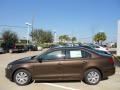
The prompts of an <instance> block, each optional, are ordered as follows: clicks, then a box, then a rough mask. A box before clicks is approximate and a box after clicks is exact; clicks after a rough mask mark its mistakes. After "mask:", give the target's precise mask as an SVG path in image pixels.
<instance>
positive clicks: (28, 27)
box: [25, 22, 31, 45]
mask: <svg viewBox="0 0 120 90" xmlns="http://www.w3.org/2000/svg"><path fill="white" fill-rule="evenodd" d="M25 24H26V25H27V32H28V33H27V45H29V33H30V26H31V24H30V23H28V22H26V23H25Z"/></svg>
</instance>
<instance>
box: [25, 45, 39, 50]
mask: <svg viewBox="0 0 120 90" xmlns="http://www.w3.org/2000/svg"><path fill="white" fill-rule="evenodd" d="M26 47H27V49H28V51H38V47H37V46H36V45H27V46H26Z"/></svg>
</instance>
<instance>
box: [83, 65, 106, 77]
mask: <svg viewBox="0 0 120 90" xmlns="http://www.w3.org/2000/svg"><path fill="white" fill-rule="evenodd" d="M89 69H96V70H98V71H99V72H100V74H101V79H103V77H104V74H103V72H102V70H101V69H100V68H98V67H95V66H92V67H89V68H86V69H85V71H84V73H85V72H86V71H87V70H89ZM83 78H84V76H83Z"/></svg>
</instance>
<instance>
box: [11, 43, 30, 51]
mask: <svg viewBox="0 0 120 90" xmlns="http://www.w3.org/2000/svg"><path fill="white" fill-rule="evenodd" d="M26 51H28V50H27V47H26V46H25V45H15V46H14V47H13V48H11V49H9V53H21V52H26Z"/></svg>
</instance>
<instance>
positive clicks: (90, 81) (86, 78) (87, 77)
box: [83, 69, 101, 85]
mask: <svg viewBox="0 0 120 90" xmlns="http://www.w3.org/2000/svg"><path fill="white" fill-rule="evenodd" d="M93 72H94V74H95V76H97V77H94V76H93V77H92V78H93V79H91V78H90V75H92V73H93ZM95 80H96V81H95ZM100 80H101V73H100V72H99V71H98V70H97V69H88V70H87V71H86V72H85V74H84V80H83V81H84V82H85V83H86V84H89V85H96V84H98V83H99V82H100Z"/></svg>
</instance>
